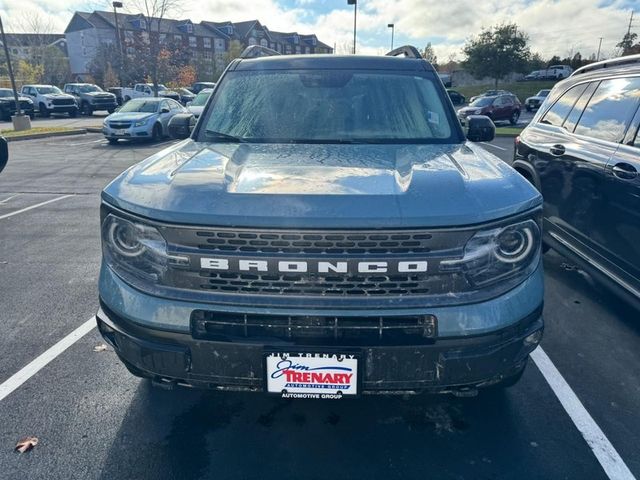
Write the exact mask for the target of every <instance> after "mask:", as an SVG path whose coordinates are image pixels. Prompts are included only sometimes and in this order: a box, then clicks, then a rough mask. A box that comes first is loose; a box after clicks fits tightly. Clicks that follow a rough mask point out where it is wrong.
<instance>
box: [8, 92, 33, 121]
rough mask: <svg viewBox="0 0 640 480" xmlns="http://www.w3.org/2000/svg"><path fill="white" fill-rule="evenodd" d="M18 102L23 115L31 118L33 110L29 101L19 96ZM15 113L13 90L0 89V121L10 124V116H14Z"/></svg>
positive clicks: (27, 98)
mask: <svg viewBox="0 0 640 480" xmlns="http://www.w3.org/2000/svg"><path fill="white" fill-rule="evenodd" d="M18 102H19V103H20V108H21V109H22V111H23V112H24V114H25V115H29V116H30V117H31V118H33V115H34V108H33V102H32V101H31V99H30V98H29V97H25V96H24V95H19V96H18ZM16 111H17V109H16V99H15V96H14V94H13V90H12V89H10V88H0V119H1V120H6V121H7V122H10V121H11V116H12V115H15V114H16Z"/></svg>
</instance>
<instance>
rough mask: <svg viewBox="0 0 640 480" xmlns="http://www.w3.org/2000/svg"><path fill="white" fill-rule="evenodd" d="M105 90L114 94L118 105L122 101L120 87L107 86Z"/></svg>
mask: <svg viewBox="0 0 640 480" xmlns="http://www.w3.org/2000/svg"><path fill="white" fill-rule="evenodd" d="M107 91H108V92H109V93H112V94H114V95H115V96H116V102H117V103H118V106H121V105H122V104H123V103H124V98H123V97H122V87H109V88H107Z"/></svg>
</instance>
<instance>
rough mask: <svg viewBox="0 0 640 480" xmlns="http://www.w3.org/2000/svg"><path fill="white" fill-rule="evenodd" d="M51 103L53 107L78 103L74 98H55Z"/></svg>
mask: <svg viewBox="0 0 640 480" xmlns="http://www.w3.org/2000/svg"><path fill="white" fill-rule="evenodd" d="M51 103H52V104H53V105H74V104H75V103H76V102H75V100H74V99H73V98H54V99H53V100H51Z"/></svg>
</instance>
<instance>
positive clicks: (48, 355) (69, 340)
mask: <svg viewBox="0 0 640 480" xmlns="http://www.w3.org/2000/svg"><path fill="white" fill-rule="evenodd" d="M95 326H96V317H91V318H90V319H89V320H87V321H86V322H84V323H83V324H82V325H80V326H79V327H78V328H76V329H75V330H74V331H73V332H71V333H70V334H69V335H67V336H66V337H64V338H63V339H62V340H60V341H59V342H58V343H56V344H55V345H54V346H53V347H51V348H49V349H48V350H46V351H45V352H44V353H42V354H41V355H39V356H38V357H36V358H35V359H34V360H33V361H31V362H29V363H28V364H27V365H25V366H24V367H23V368H22V369H20V370H19V371H18V372H16V373H14V374H13V375H11V376H10V377H9V378H8V379H7V380H5V381H4V382H3V383H2V385H0V401H2V400H4V398H5V397H6V396H7V395H9V394H10V393H11V392H13V391H14V390H16V389H17V388H18V387H20V385H22V384H23V383H24V382H26V381H27V380H29V379H30V378H31V377H33V376H34V375H35V374H36V373H38V372H39V371H40V370H42V369H43V368H44V367H46V366H47V364H48V363H49V362H51V360H53V359H55V358H56V357H57V356H58V355H60V354H61V353H62V352H64V351H65V350H66V349H67V348H69V347H70V346H71V345H73V344H74V343H76V342H77V341H78V340H80V339H81V338H82V337H84V336H85V335H86V334H87V333H89V332H90V331H91V330H93V329H94V328H95Z"/></svg>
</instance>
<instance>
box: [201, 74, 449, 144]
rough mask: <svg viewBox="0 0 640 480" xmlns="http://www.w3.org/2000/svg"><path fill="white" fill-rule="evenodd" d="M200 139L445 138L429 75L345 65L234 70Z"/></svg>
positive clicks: (338, 140)
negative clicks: (339, 67)
mask: <svg viewBox="0 0 640 480" xmlns="http://www.w3.org/2000/svg"><path fill="white" fill-rule="evenodd" d="M221 87H222V88H220V89H219V90H218V91H217V94H216V96H215V97H214V101H213V102H214V103H213V104H212V106H211V107H210V108H209V112H208V115H207V118H206V120H205V121H204V122H203V123H202V125H203V126H204V128H201V129H200V141H212V140H224V141H253V142H262V143H450V142H452V141H457V138H456V139H455V140H452V138H451V137H452V136H453V135H454V132H453V131H452V128H451V123H450V121H449V118H448V115H447V113H446V111H445V109H444V106H443V102H442V99H441V98H440V96H439V94H438V90H437V89H436V86H435V82H434V80H433V79H432V78H431V76H427V75H424V76H421V75H417V74H412V75H409V74H399V73H387V72H367V71H347V70H327V71H319V70H293V71H251V72H246V71H245V72H232V73H229V74H227V75H226V77H225V80H224V83H223V84H222V85H221Z"/></svg>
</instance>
